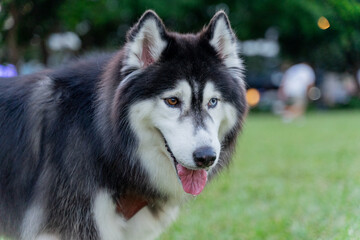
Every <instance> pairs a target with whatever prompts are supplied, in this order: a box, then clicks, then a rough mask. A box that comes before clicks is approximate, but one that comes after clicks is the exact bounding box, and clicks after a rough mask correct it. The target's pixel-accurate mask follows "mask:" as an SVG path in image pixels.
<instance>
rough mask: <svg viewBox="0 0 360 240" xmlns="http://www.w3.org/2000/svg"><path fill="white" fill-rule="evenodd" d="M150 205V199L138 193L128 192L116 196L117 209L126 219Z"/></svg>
mask: <svg viewBox="0 0 360 240" xmlns="http://www.w3.org/2000/svg"><path fill="white" fill-rule="evenodd" d="M147 205H148V201H147V200H146V199H145V198H144V197H142V196H140V195H136V194H127V195H124V196H121V197H119V198H116V211H117V212H118V213H119V214H121V215H123V216H124V218H125V219H126V220H129V219H131V218H132V217H133V216H134V215H135V214H136V213H137V212H139V211H140V210H141V209H142V208H143V207H146V206H147Z"/></svg>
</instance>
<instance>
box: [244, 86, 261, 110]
mask: <svg viewBox="0 0 360 240" xmlns="http://www.w3.org/2000/svg"><path fill="white" fill-rule="evenodd" d="M246 101H247V103H248V104H249V106H250V107H254V106H256V105H257V104H258V103H259V101H260V92H259V91H258V90H257V89H255V88H250V89H249V90H247V92H246Z"/></svg>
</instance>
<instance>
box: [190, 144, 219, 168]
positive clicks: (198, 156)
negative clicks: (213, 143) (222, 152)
mask: <svg viewBox="0 0 360 240" xmlns="http://www.w3.org/2000/svg"><path fill="white" fill-rule="evenodd" d="M193 157H194V161H195V164H196V166H198V167H210V166H211V165H213V164H214V162H215V159H216V153H215V151H214V149H213V148H211V147H201V148H198V149H196V150H195V152H194V153H193Z"/></svg>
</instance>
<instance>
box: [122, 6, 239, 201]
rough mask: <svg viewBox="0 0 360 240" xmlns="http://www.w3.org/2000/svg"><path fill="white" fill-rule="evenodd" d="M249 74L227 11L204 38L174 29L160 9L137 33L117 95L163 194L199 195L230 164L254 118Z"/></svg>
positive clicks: (125, 56)
mask: <svg viewBox="0 0 360 240" xmlns="http://www.w3.org/2000/svg"><path fill="white" fill-rule="evenodd" d="M242 71H243V65H242V61H241V59H240V58H239V57H238V49H237V39H236V37H235V34H234V33H233V31H232V29H231V27H230V23H229V20H228V17H227V16H226V14H225V13H224V12H223V11H220V12H218V13H216V14H215V16H214V17H213V18H212V20H211V21H210V23H209V25H208V26H207V27H205V28H204V29H203V30H202V31H201V32H199V33H197V34H178V33H174V32H169V31H167V30H166V29H165V27H164V25H163V23H162V21H161V19H160V18H159V17H158V16H157V15H156V14H155V13H154V12H153V11H147V12H145V13H144V15H143V16H142V17H141V18H140V20H139V21H138V23H136V24H135V26H134V27H133V28H132V29H131V30H130V31H129V33H128V35H127V43H126V45H125V48H124V52H123V59H122V66H121V74H122V76H123V77H124V78H123V80H122V81H121V83H120V85H119V87H118V89H117V96H119V98H123V99H125V98H126V99H127V114H128V117H129V123H130V125H131V129H132V131H133V133H134V134H135V135H136V137H137V142H138V148H137V155H138V157H139V159H140V161H141V164H142V165H143V166H144V168H145V169H146V171H147V173H148V174H149V176H150V179H151V181H152V184H153V185H154V186H156V187H157V189H158V190H160V191H161V192H163V193H165V194H178V193H179V191H180V190H181V191H182V192H183V191H185V192H187V193H190V194H193V195H197V194H199V193H200V192H201V191H202V190H203V188H204V186H205V184H206V181H207V177H208V174H210V175H211V174H212V173H213V172H215V171H216V170H217V169H220V168H221V167H222V166H224V165H227V162H228V159H229V155H230V153H231V151H232V148H233V145H234V143H235V140H236V137H237V134H238V132H239V130H240V128H241V123H242V121H243V118H244V115H245V114H246V102H245V88H244V82H243V78H242ZM120 101H121V100H120ZM178 180H180V181H178ZM180 183H181V184H180Z"/></svg>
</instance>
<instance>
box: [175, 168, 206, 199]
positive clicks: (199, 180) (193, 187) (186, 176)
mask: <svg viewBox="0 0 360 240" xmlns="http://www.w3.org/2000/svg"><path fill="white" fill-rule="evenodd" d="M176 168H177V170H178V174H179V177H180V180H181V183H182V186H183V189H184V191H185V192H187V193H190V194H192V195H199V194H200V193H201V192H202V190H203V189H204V187H205V184H206V181H207V172H206V171H205V170H203V169H202V170H191V169H187V168H186V167H183V166H181V165H180V164H177V166H176Z"/></svg>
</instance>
